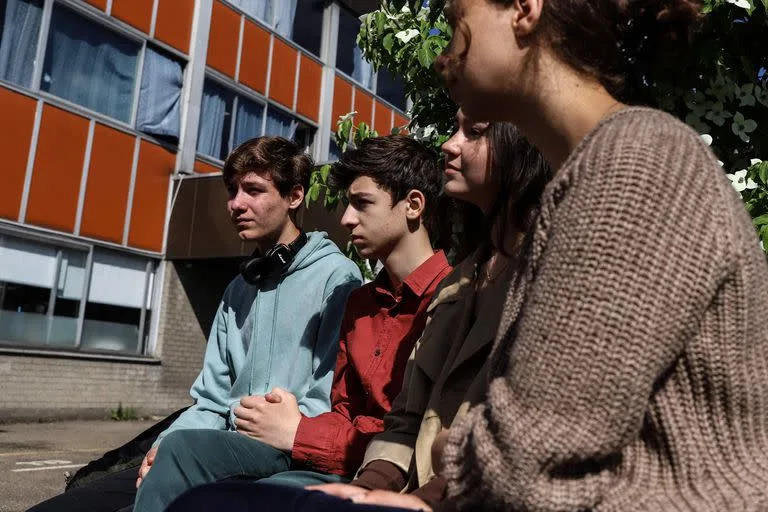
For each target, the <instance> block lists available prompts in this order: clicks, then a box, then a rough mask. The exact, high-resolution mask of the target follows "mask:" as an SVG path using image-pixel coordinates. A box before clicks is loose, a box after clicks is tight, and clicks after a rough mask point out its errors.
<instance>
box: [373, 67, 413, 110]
mask: <svg viewBox="0 0 768 512" xmlns="http://www.w3.org/2000/svg"><path fill="white" fill-rule="evenodd" d="M376 95H377V96H380V97H382V98H384V99H385V100H387V101H388V102H389V103H390V104H392V105H394V106H395V107H397V108H399V109H400V110H402V111H405V109H406V98H405V90H404V88H403V79H402V78H401V77H399V76H396V75H393V74H392V73H390V72H389V70H388V69H387V68H385V67H381V68H379V72H378V73H377V75H376Z"/></svg>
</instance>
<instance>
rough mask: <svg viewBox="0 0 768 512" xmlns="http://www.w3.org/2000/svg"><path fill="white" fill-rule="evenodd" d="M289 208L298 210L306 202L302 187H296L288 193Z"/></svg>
mask: <svg viewBox="0 0 768 512" xmlns="http://www.w3.org/2000/svg"><path fill="white" fill-rule="evenodd" d="M287 199H288V208H290V209H291V210H296V209H297V208H298V207H299V206H301V203H303V202H304V187H302V186H301V185H294V186H293V188H292V189H291V191H290V192H289V193H288V197H287Z"/></svg>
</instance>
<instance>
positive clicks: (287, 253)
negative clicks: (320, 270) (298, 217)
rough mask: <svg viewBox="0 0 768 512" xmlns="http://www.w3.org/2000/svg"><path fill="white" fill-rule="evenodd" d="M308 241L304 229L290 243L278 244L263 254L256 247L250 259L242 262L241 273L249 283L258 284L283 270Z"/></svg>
mask: <svg viewBox="0 0 768 512" xmlns="http://www.w3.org/2000/svg"><path fill="white" fill-rule="evenodd" d="M306 243H307V234H306V233H304V232H303V231H302V232H301V233H300V234H299V236H297V237H296V239H295V240H294V241H293V242H291V243H289V244H277V245H276V246H274V247H272V248H271V249H270V250H268V251H267V252H266V254H264V255H261V254H260V253H259V250H258V249H256V251H254V253H253V255H252V256H251V258H250V259H248V260H246V261H244V262H242V263H241V264H240V275H242V276H243V279H245V282H246V283H248V284H253V285H257V284H259V283H260V282H261V280H262V279H264V278H265V277H267V276H270V275H273V274H275V273H277V272H283V271H284V270H285V269H287V268H288V266H289V265H290V264H291V262H292V261H293V258H294V257H296V254H297V253H298V252H299V251H300V250H301V248H302V247H304V245H306Z"/></svg>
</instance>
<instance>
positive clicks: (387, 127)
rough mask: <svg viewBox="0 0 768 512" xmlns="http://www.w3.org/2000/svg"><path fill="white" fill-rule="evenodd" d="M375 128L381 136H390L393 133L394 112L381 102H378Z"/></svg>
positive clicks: (374, 121)
mask: <svg viewBox="0 0 768 512" xmlns="http://www.w3.org/2000/svg"><path fill="white" fill-rule="evenodd" d="M373 127H374V128H375V129H376V131H377V132H378V133H379V135H389V134H390V132H391V131H392V111H391V110H390V109H389V108H387V106H386V105H384V104H383V103H381V102H380V101H377V102H376V112H375V119H374V120H373Z"/></svg>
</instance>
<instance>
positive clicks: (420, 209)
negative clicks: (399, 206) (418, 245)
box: [405, 189, 427, 220]
mask: <svg viewBox="0 0 768 512" xmlns="http://www.w3.org/2000/svg"><path fill="white" fill-rule="evenodd" d="M426 207H427V198H426V197H424V194H423V193H422V192H421V190H416V189H412V190H410V191H409V192H408V194H406V196H405V217H406V218H407V219H408V220H417V219H420V218H421V217H422V216H423V215H424V209H425V208H426Z"/></svg>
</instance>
